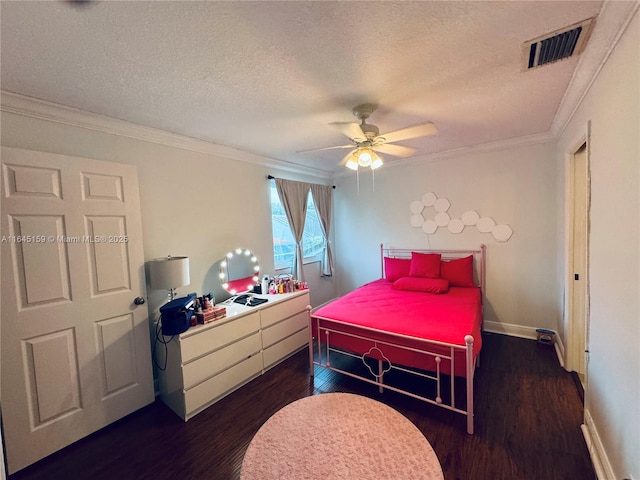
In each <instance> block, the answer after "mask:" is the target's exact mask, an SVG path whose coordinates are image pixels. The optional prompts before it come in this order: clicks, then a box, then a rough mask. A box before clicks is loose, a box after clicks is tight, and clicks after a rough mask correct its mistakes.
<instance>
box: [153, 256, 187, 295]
mask: <svg viewBox="0 0 640 480" xmlns="http://www.w3.org/2000/svg"><path fill="white" fill-rule="evenodd" d="M149 277H150V281H151V282H150V283H151V288H153V289H156V290H172V289H174V288H178V287H184V286H185V285H189V283H191V279H190V278H189V257H171V256H168V257H162V258H154V259H153V260H151V262H150V263H149Z"/></svg>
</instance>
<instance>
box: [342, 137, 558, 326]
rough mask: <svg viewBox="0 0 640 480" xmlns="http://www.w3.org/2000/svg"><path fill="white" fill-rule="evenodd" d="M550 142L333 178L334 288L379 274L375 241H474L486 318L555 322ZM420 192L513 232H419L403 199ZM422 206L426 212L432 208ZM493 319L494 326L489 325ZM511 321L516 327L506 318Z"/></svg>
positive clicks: (455, 212) (409, 244) (457, 244)
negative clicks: (483, 278)
mask: <svg viewBox="0 0 640 480" xmlns="http://www.w3.org/2000/svg"><path fill="white" fill-rule="evenodd" d="M554 156H555V150H554V143H553V142H547V143H541V144H535V145H528V146H511V147H509V148H503V149H501V150H494V151H491V152H481V151H477V152H476V153H472V152H469V153H466V154H459V155H457V156H455V157H451V158H446V159H441V160H437V161H432V162H428V163H422V164H417V163H411V162H408V161H404V162H405V164H403V163H402V162H403V160H397V161H396V162H395V164H389V165H388V167H387V166H385V167H383V168H380V169H379V170H377V171H376V176H375V191H373V187H372V179H371V173H370V172H364V173H363V174H361V175H360V194H359V195H358V193H357V191H356V178H355V173H352V174H350V175H346V176H341V177H340V178H338V179H337V181H336V183H337V185H338V189H337V190H336V205H337V207H336V217H335V218H336V255H337V264H338V265H339V275H338V278H339V291H340V292H346V291H348V290H350V289H352V288H354V287H356V286H358V285H360V284H362V283H365V282H367V281H370V280H373V279H375V278H379V277H380V254H379V245H380V243H381V242H382V243H384V244H385V245H389V246H394V247H406V248H427V247H433V248H478V247H479V245H480V244H482V243H484V244H486V245H487V263H488V265H487V291H486V294H487V300H488V301H487V304H486V305H485V308H486V310H485V320H487V321H488V322H499V325H497V326H498V327H500V326H505V328H510V330H511V331H512V332H513V333H520V334H521V333H525V334H526V333H527V332H526V331H525V330H523V329H518V328H517V327H518V326H526V327H529V328H528V332H529V334H531V332H533V333H535V332H534V328H532V327H545V328H551V329H554V330H555V328H556V327H557V324H558V321H559V319H560V314H561V309H560V308H559V305H561V302H559V301H558V298H557V297H558V283H557V278H556V276H555V265H556V264H557V263H558V261H559V260H560V258H559V256H558V255H559V252H558V251H557V250H556V248H555V241H556V236H557V222H556V212H557V210H558V202H557V198H556V197H557V192H556V175H557V167H556V163H555V158H554ZM427 192H434V193H435V194H436V195H437V196H438V197H445V198H447V199H448V200H449V202H450V203H451V206H450V208H449V210H448V213H449V215H450V217H451V218H460V216H461V215H462V214H463V213H464V212H466V211H467V210H476V211H477V212H478V214H479V215H480V216H481V217H485V216H487V217H492V218H493V220H494V221H495V222H496V224H508V225H509V226H511V228H512V230H513V232H514V233H513V236H512V237H511V238H510V239H509V241H507V242H497V241H496V240H495V239H494V237H493V236H492V235H491V234H490V233H480V232H478V230H477V228H476V227H471V226H467V227H465V229H464V230H463V231H462V233H460V234H452V233H451V232H449V231H448V230H447V229H446V228H442V227H440V228H439V229H438V230H437V231H436V233H435V234H433V235H427V234H425V233H424V232H423V231H422V229H421V228H414V227H412V226H411V224H410V217H411V212H410V210H409V204H410V203H411V202H412V201H414V200H420V199H421V197H422V195H423V194H425V193H427ZM424 212H425V214H427V216H429V215H430V217H429V218H433V214H434V213H435V212H434V210H433V208H432V207H429V208H427V209H425V211H424ZM495 326H496V325H494V327H495ZM510 326H515V327H510Z"/></svg>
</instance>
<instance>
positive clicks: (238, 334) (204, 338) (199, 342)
mask: <svg viewBox="0 0 640 480" xmlns="http://www.w3.org/2000/svg"><path fill="white" fill-rule="evenodd" d="M258 330H260V314H259V312H254V313H250V314H249V315H243V316H241V317H239V318H236V319H233V320H229V321H227V322H224V323H220V324H218V325H216V326H214V327H213V328H210V329H208V330H205V331H202V332H198V333H197V334H196V335H191V336H189V337H185V338H181V339H180V348H181V350H182V363H183V364H184V363H187V362H188V361H189V360H192V359H194V358H198V357H200V356H202V355H205V354H207V353H209V352H212V351H214V350H217V349H219V348H220V347H223V346H225V345H228V344H230V343H232V342H235V341H236V340H237V339H238V338H242V337H246V336H248V335H251V334H252V333H254V332H257V331H258Z"/></svg>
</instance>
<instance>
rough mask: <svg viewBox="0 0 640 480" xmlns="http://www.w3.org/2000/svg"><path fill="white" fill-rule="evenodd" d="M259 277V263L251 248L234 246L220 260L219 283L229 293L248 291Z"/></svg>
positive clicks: (235, 293)
mask: <svg viewBox="0 0 640 480" xmlns="http://www.w3.org/2000/svg"><path fill="white" fill-rule="evenodd" d="M259 278H260V265H259V264H258V259H257V257H256V256H255V255H254V254H253V253H252V252H251V250H248V249H243V248H236V249H235V250H233V251H231V252H229V253H227V255H226V257H225V258H224V259H223V260H222V261H221V262H220V283H221V284H222V288H224V289H225V290H226V291H227V292H229V293H230V294H231V295H237V294H240V293H245V292H248V291H249V290H251V289H252V288H253V286H254V285H256V284H257V283H258V279H259Z"/></svg>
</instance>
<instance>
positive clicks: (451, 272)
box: [440, 255, 475, 287]
mask: <svg viewBox="0 0 640 480" xmlns="http://www.w3.org/2000/svg"><path fill="white" fill-rule="evenodd" d="M440 276H441V277H442V278H444V279H447V280H449V285H451V286H452V287H473V286H474V285H475V283H474V282H473V255H469V256H468V257H463V258H455V259H453V260H448V261H445V260H443V261H442V262H441V264H440Z"/></svg>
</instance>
